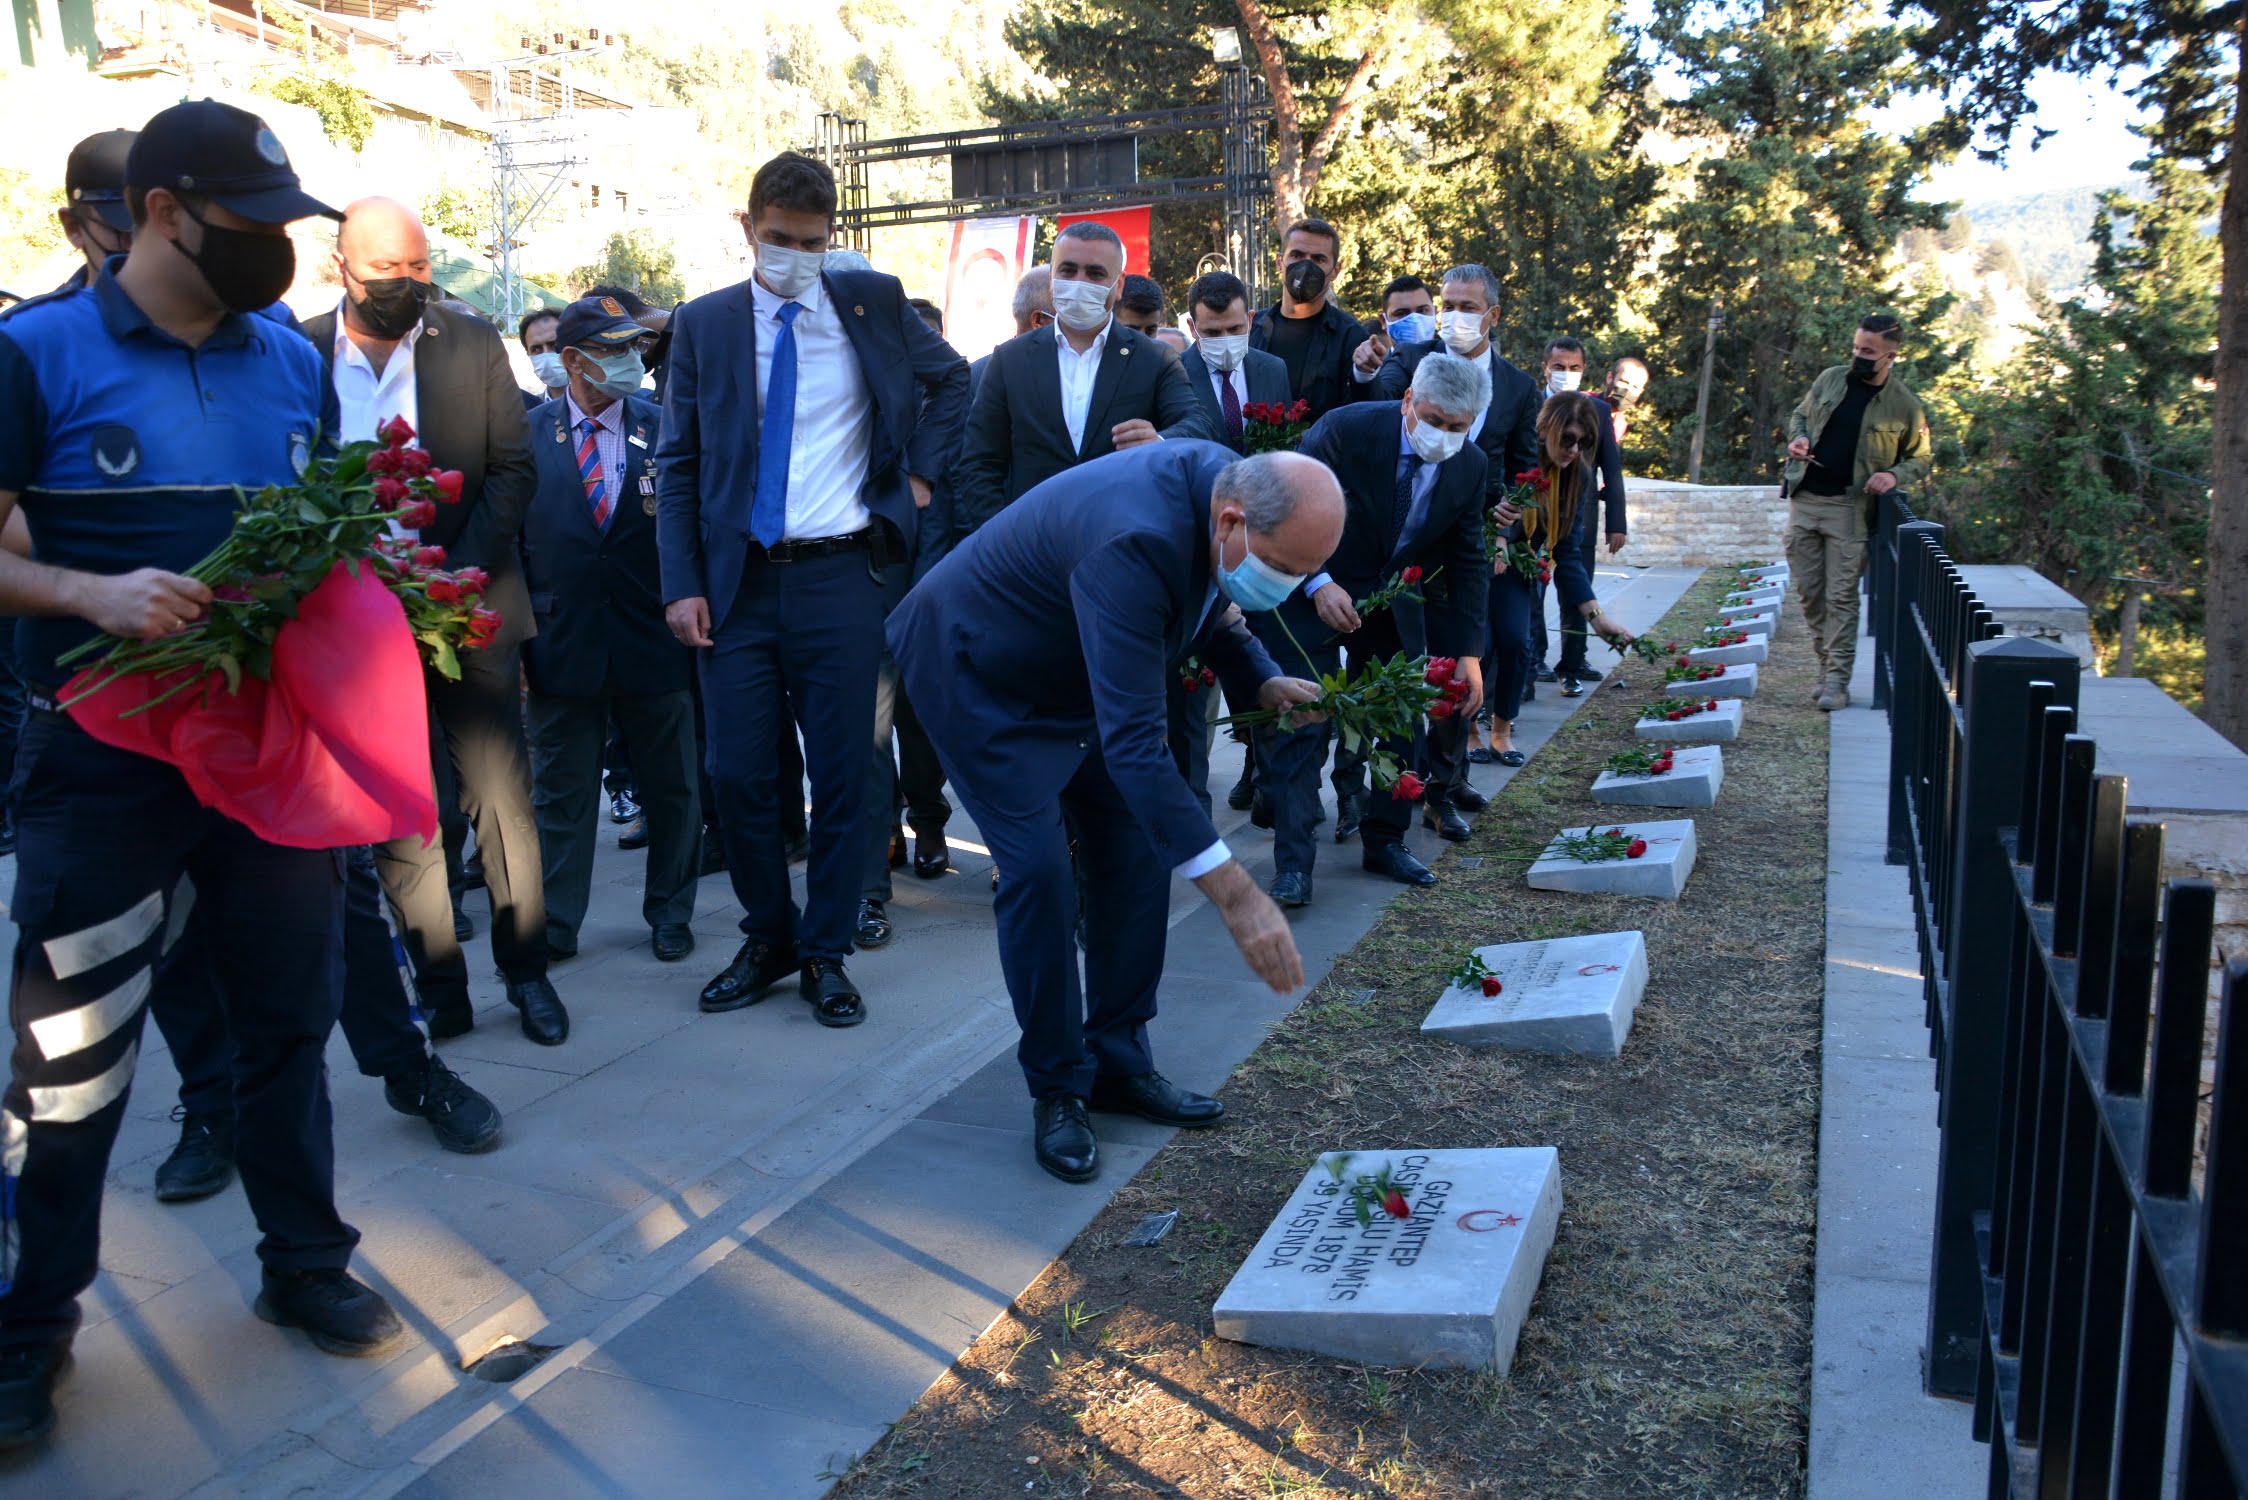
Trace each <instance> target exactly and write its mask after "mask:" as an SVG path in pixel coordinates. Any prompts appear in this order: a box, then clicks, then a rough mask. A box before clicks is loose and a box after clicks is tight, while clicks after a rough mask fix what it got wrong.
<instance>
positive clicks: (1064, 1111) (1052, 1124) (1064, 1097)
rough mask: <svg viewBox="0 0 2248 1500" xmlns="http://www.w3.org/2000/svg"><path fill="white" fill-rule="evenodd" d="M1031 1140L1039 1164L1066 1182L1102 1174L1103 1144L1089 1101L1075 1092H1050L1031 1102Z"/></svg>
mask: <svg viewBox="0 0 2248 1500" xmlns="http://www.w3.org/2000/svg"><path fill="white" fill-rule="evenodd" d="M1030 1141H1031V1147H1032V1149H1033V1150H1034V1151H1035V1152H1036V1154H1037V1156H1038V1165H1040V1166H1042V1167H1044V1168H1045V1169H1046V1170H1047V1171H1049V1172H1051V1173H1053V1174H1054V1175H1055V1176H1056V1177H1059V1178H1060V1179H1061V1180H1062V1181H1064V1182H1091V1181H1092V1180H1093V1179H1094V1178H1096V1177H1098V1176H1100V1175H1101V1146H1100V1142H1099V1141H1096V1140H1095V1139H1093V1122H1092V1121H1091V1120H1090V1119H1088V1118H1087V1117H1086V1114H1085V1101H1084V1100H1082V1099H1080V1098H1078V1097H1077V1096H1076V1095H1075V1094H1047V1095H1046V1096H1044V1097H1043V1098H1040V1099H1037V1100H1034V1101H1032V1103H1031V1106H1030Z"/></svg>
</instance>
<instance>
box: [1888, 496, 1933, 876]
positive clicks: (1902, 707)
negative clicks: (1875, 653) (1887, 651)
mask: <svg viewBox="0 0 2248 1500" xmlns="http://www.w3.org/2000/svg"><path fill="white" fill-rule="evenodd" d="M1943 534H1944V529H1943V528H1942V527H1941V526H1938V525H1935V524H1934V523H1932V522H1927V521H1916V522H1911V523H1909V524H1906V525H1903V526H1899V527H1898V528H1897V561H1896V568H1897V572H1896V578H1895V580H1894V585H1895V586H1894V587H1893V588H1892V589H1891V591H1890V592H1891V593H1892V594H1893V595H1894V596H1895V597H1894V598H1893V599H1892V600H1891V602H1890V612H1889V641H1890V646H1891V650H1892V651H1893V652H1894V653H1895V663H1896V667H1895V671H1896V689H1895V692H1894V695H1893V697H1892V698H1891V701H1890V704H1889V853H1888V862H1889V863H1890V864H1893V865H1901V864H1907V863H1909V862H1910V861H1911V859H1912V813H1911V804H1910V803H1909V802H1908V800H1907V797H1906V786H1907V784H1908V782H1909V781H1910V780H1911V778H1913V777H1915V776H1917V775H1918V774H1919V766H1920V737H1921V735H1922V734H1924V733H1927V732H1930V731H1929V729H1928V727H1927V726H1925V725H1924V724H1923V723H1922V722H1921V720H1922V718H1923V717H1924V715H1925V713H1926V705H1927V701H1928V698H1929V696H1930V695H1931V694H1940V693H1942V692H1943V686H1942V684H1941V683H1938V682H1937V681H1935V675H1936V674H1935V669H1934V666H1933V665H1932V664H1931V663H1930V662H1929V660H1928V653H1927V652H1926V651H1923V650H1922V649H1921V648H1920V641H1919V634H1918V630H1919V627H1918V626H1917V625H1915V624H1914V623H1913V622H1914V617H1915V610H1916V609H1917V607H1918V606H1919V604H1920V601H1921V598H1922V594H1923V591H1924V590H1925V589H1927V588H1928V587H1929V586H1930V581H1931V577H1932V570H1931V568H1930V566H1929V564H1930V561H1931V560H1932V559H1933V557H1934V555H1935V548H1936V545H1937V544H1938V543H1940V542H1941V541H1942V539H1943Z"/></svg>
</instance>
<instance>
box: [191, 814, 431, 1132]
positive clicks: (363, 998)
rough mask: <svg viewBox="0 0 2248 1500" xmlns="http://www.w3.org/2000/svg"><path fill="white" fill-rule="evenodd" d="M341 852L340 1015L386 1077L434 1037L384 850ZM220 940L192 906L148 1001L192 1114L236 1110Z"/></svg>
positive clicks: (356, 1052) (355, 1050)
mask: <svg viewBox="0 0 2248 1500" xmlns="http://www.w3.org/2000/svg"><path fill="white" fill-rule="evenodd" d="M341 853H342V855H343V857H344V885H343V1008H342V1011H341V1013H340V1014H339V1015H338V1016H337V1021H338V1023H339V1024H340V1025H341V1026H342V1027H343V1039H344V1041H345V1042H346V1043H347V1044H348V1045H349V1046H350V1048H351V1060H352V1061H353V1062H354V1063H355V1064H357V1065H358V1068H359V1071H360V1072H361V1073H362V1074H364V1075H365V1076H367V1077H369V1078H383V1077H387V1076H388V1075H390V1074H392V1073H396V1072H399V1071H401V1070H402V1069H405V1068H408V1067H411V1066H412V1065H414V1064H416V1063H419V1062H420V1061H421V1060H422V1058H424V1057H425V1056H427V1055H428V1053H429V1039H428V1038H427V1037H425V1036H423V1035H422V1032H421V1028H420V1027H418V1026H416V1025H415V1024H414V1008H413V1001H412V999H411V998H410V997H409V996H408V995H407V993H406V987H405V985H404V984H403V983H402V982H401V981H400V979H399V977H398V961H397V955H396V954H395V952H394V951H393V950H392V947H391V941H390V924H389V923H388V922H387V921H385V920H384V919H383V910H382V882H381V881H380V880H379V879H377V878H376V876H375V861H374V855H373V853H372V852H371V851H370V850H368V849H366V848H364V847H361V848H357V849H346V850H343V851H341ZM210 942H211V935H210V932H209V929H208V926H207V924H206V923H205V922H204V921H203V920H202V918H201V913H200V912H198V913H196V914H193V915H191V916H190V917H189V919H188V923H187V930H186V931H185V932H184V933H182V934H181V935H180V940H179V944H178V946H177V948H175V950H174V951H173V953H172V955H171V957H170V958H169V959H168V960H167V961H166V962H165V964H164V965H163V967H162V968H160V969H159V970H158V971H157V975H156V988H155V990H154V991H153V992H152V993H151V994H150V995H149V997H148V1009H149V1014H150V1016H151V1017H152V1018H153V1019H154V1020H155V1022H156V1029H157V1030H158V1031H159V1032H162V1033H163V1036H164V1045H165V1046H166V1047H169V1048H170V1049H171V1053H172V1065H173V1067H175V1068H177V1069H178V1070H179V1075H180V1106H181V1108H183V1109H185V1110H186V1111H187V1112H188V1113H189V1114H196V1115H224V1116H229V1117H233V1116H235V1115H236V1114H237V1111H236V1109H235V1105H234V1068H235V1063H236V1061H237V1056H238V1049H237V1048H236V1047H235V1045H234V1037H233V1036H232V1034H231V1033H230V1032H229V1031H228V1029H227V1016H226V1007H225V1005H224V1003H223V1000H222V998H221V996H220V995H219V994H218V991H217V988H216V986H215V985H214V983H213V981H212V975H213V974H214V972H215V970H214V968H213V966H212V965H211V964H210V963H209V961H208V953H207V949H208V945H209V944H210Z"/></svg>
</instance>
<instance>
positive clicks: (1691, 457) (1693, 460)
mask: <svg viewBox="0 0 2248 1500" xmlns="http://www.w3.org/2000/svg"><path fill="white" fill-rule="evenodd" d="M1724 326H1725V299H1724V298H1722V297H1719V298H1716V299H1715V300H1713V301H1712V302H1711V303H1710V305H1709V332H1708V333H1706V334H1704V335H1703V336H1702V389H1701V394H1700V395H1698V396H1696V397H1695V398H1694V446H1693V448H1692V449H1691V450H1689V451H1688V453H1687V455H1686V482H1687V483H1688V484H1700V483H1701V482H1702V434H1703V433H1704V432H1706V431H1708V430H1709V377H1710V371H1711V370H1712V369H1713V368H1714V367H1715V366H1716V364H1717V330H1718V329H1720V328H1723V327H1724Z"/></svg>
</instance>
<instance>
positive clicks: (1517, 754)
mask: <svg viewBox="0 0 2248 1500" xmlns="http://www.w3.org/2000/svg"><path fill="white" fill-rule="evenodd" d="M1493 759H1495V760H1497V761H1498V763H1499V764H1500V765H1502V766H1526V765H1528V764H1529V763H1530V757H1529V756H1527V755H1525V754H1523V753H1522V752H1521V751H1519V750H1501V751H1498V752H1497V753H1496V754H1495V755H1494V756H1493Z"/></svg>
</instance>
